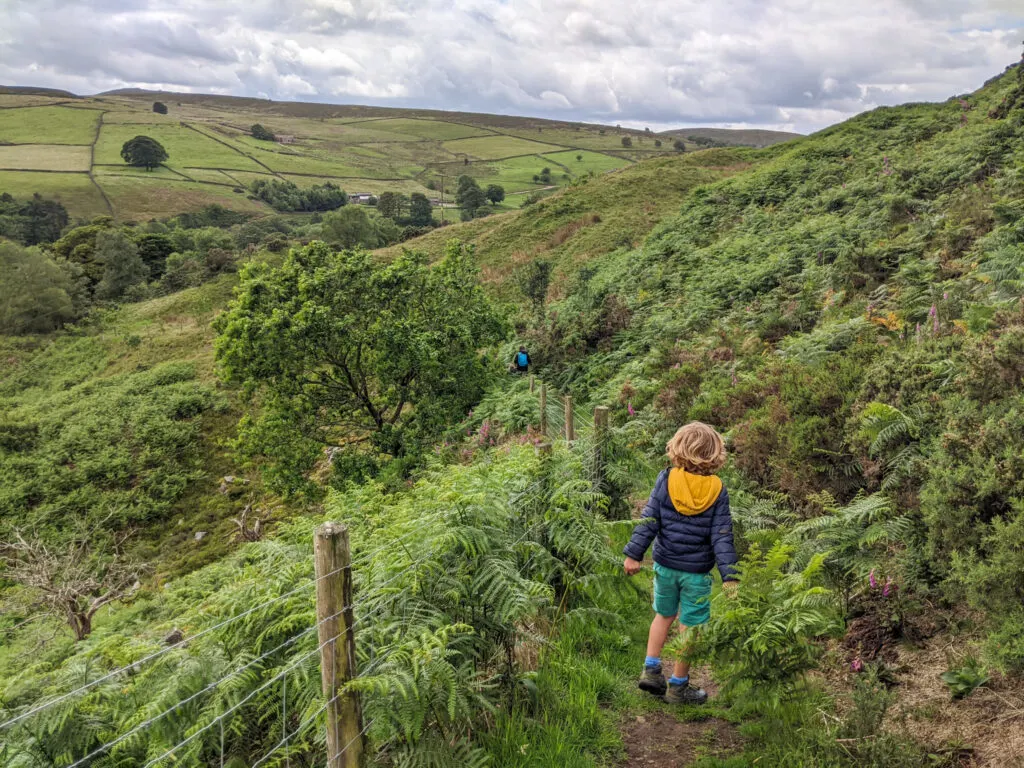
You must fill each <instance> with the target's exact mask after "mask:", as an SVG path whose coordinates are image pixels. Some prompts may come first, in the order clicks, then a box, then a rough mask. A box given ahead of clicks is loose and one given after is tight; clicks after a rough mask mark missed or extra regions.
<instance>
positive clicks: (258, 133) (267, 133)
mask: <svg viewBox="0 0 1024 768" xmlns="http://www.w3.org/2000/svg"><path fill="white" fill-rule="evenodd" d="M249 133H250V134H251V135H252V137H253V138H254V139H259V140H260V141H277V137H276V136H275V135H274V133H273V131H271V130H269V129H268V128H264V127H263V126H262V125H260V124H259V123H255V124H254V125H253V126H252V127H251V128H250V129H249Z"/></svg>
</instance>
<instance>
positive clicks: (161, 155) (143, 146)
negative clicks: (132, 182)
mask: <svg viewBox="0 0 1024 768" xmlns="http://www.w3.org/2000/svg"><path fill="white" fill-rule="evenodd" d="M121 157H122V158H123V159H124V161H125V162H126V163H128V165H132V166H135V167H136V168H145V169H146V170H147V171H151V170H153V169H154V168H157V167H159V166H160V164H161V163H163V162H164V161H166V160H167V157H168V155H167V150H166V149H164V148H163V145H162V144H161V143H160V142H159V141H157V140H156V139H153V138H150V137H149V136H136V137H135V138H134V139H129V140H128V141H126V142H125V143H124V146H122V147H121Z"/></svg>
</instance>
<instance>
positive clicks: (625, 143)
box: [622, 136, 633, 147]
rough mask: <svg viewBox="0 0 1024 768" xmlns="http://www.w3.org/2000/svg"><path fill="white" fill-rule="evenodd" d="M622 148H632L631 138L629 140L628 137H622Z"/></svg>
mask: <svg viewBox="0 0 1024 768" xmlns="http://www.w3.org/2000/svg"><path fill="white" fill-rule="evenodd" d="M622 146H624V147H632V146H633V140H632V139H631V138H629V136H623V137H622Z"/></svg>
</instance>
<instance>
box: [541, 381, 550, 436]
mask: <svg viewBox="0 0 1024 768" xmlns="http://www.w3.org/2000/svg"><path fill="white" fill-rule="evenodd" d="M540 433H541V434H542V435H544V436H545V437H546V436H547V434H548V385H547V384H546V383H545V382H543V381H542V382H541V383H540Z"/></svg>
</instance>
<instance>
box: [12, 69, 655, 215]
mask: <svg viewBox="0 0 1024 768" xmlns="http://www.w3.org/2000/svg"><path fill="white" fill-rule="evenodd" d="M155 101H160V102H161V103H164V104H165V106H166V107H167V113H166V114H158V113H156V112H154V111H153V109H152V107H153V103H154V102H155ZM256 123H259V124H261V125H264V126H265V127H266V128H267V129H269V130H270V131H271V132H272V133H273V134H275V135H276V136H277V137H278V141H277V142H275V141H260V140H256V139H254V138H252V136H250V128H251V126H252V125H253V124H256ZM140 134H141V135H146V136H150V137H152V138H154V139H156V140H157V141H159V142H160V143H161V144H162V145H163V146H164V147H165V149H166V150H167V152H168V155H169V159H168V160H167V161H166V163H164V164H163V166H162V167H161V168H160V169H159V170H158V172H145V171H142V170H140V169H134V168H130V167H128V166H126V165H125V163H124V161H123V160H122V158H121V156H120V152H121V147H122V145H123V144H124V143H125V141H127V140H129V139H131V138H133V137H134V136H137V135H140ZM623 137H630V140H631V141H632V146H631V147H630V148H629V149H628V150H627V149H626V148H625V147H624V146H623V143H622V139H623ZM654 141H655V139H654V138H653V137H652V136H651V134H647V133H645V132H643V131H633V130H629V129H616V128H608V127H605V126H595V125H587V124H576V123H563V122H556V121H548V120H539V119H532V118H514V117H504V116H498V115H480V114H472V113H452V112H439V111H430V110H399V109H377V108H369V107H346V106H338V105H330V104H303V103H288V102H281V103H275V102H268V101H265V100H260V99H243V98H233V97H217V96H196V95H189V94H174V93H152V94H151V93H145V92H135V91H130V90H129V91H126V92H112V93H108V94H100V95H99V96H93V97H73V98H68V97H67V96H65V95H62V94H60V93H54V92H48V91H39V92H26V91H25V90H24V89H22V90H15V89H7V91H5V92H2V93H0V193H2V192H8V193H10V194H12V195H16V196H26V195H31V194H32V193H33V192H35V191H39V192H44V193H46V194H47V195H48V196H49V197H52V198H54V199H57V200H60V201H61V202H63V203H64V204H65V205H66V206H67V207H68V210H69V211H70V212H71V214H72V216H75V217H83V218H88V217H91V216H95V215H97V214H104V213H105V214H108V215H113V216H115V217H116V218H117V219H119V220H135V219H138V220H145V219H149V218H161V217H165V216H171V215H174V214H176V213H180V212H182V211H186V210H196V209H198V208H201V207H203V206H204V205H209V204H219V205H223V206H226V207H229V208H232V209H235V210H241V211H246V212H252V213H260V212H264V213H266V212H269V209H268V208H267V207H266V206H264V205H262V204H260V203H259V202H256V201H252V200H249V199H247V194H246V192H247V190H248V187H249V185H250V184H251V183H252V182H253V181H254V180H257V179H279V180H287V181H292V182H295V183H298V184H308V183H310V182H317V183H322V182H325V181H332V182H334V183H336V184H338V185H339V186H341V187H342V188H343V189H345V190H346V191H348V192H350V193H359V192H369V193H372V194H375V195H377V194H380V193H382V192H386V191H393V192H399V193H402V194H407V195H408V194H411V193H412V192H420V193H424V194H426V195H428V196H429V197H431V198H440V196H441V191H442V187H444V186H445V185H446V184H447V185H448V187H449V189H448V193H447V196H446V201H447V202H448V203H449V204H450V203H451V202H452V187H453V186H454V182H455V178H456V177H458V176H460V175H462V174H468V175H470V176H473V177H474V178H476V179H478V180H479V182H480V183H481V184H482V185H483V186H486V185H488V184H499V185H502V186H504V187H505V189H506V191H507V192H508V197H507V198H506V200H505V203H504V204H503V205H502V206H501V209H502V210H508V209H510V208H515V207H518V205H519V204H520V203H521V202H522V201H523V200H525V199H526V197H527V196H528V195H529V194H530V193H531V192H533V191H536V190H540V189H547V188H551V187H558V186H562V185H565V184H567V183H569V182H570V181H572V180H573V179H577V178H580V177H582V176H584V175H586V174H589V173H591V172H594V173H604V172H607V171H612V170H616V169H619V168H623V167H625V166H628V165H630V164H632V163H634V162H636V161H637V160H639V159H642V158H644V157H650V156H652V155H657V154H666V153H671V152H672V151H673V150H672V148H671V147H670V146H665V147H661V148H658V147H655V144H654ZM659 144H660V142H659ZM544 168H549V169H550V172H551V178H550V180H543V181H541V180H538V179H537V178H536V177H538V176H540V175H541V171H542V170H543V169H544ZM43 173H45V174H46V176H45V177H43V176H42V174H43ZM456 215H457V214H456Z"/></svg>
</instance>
